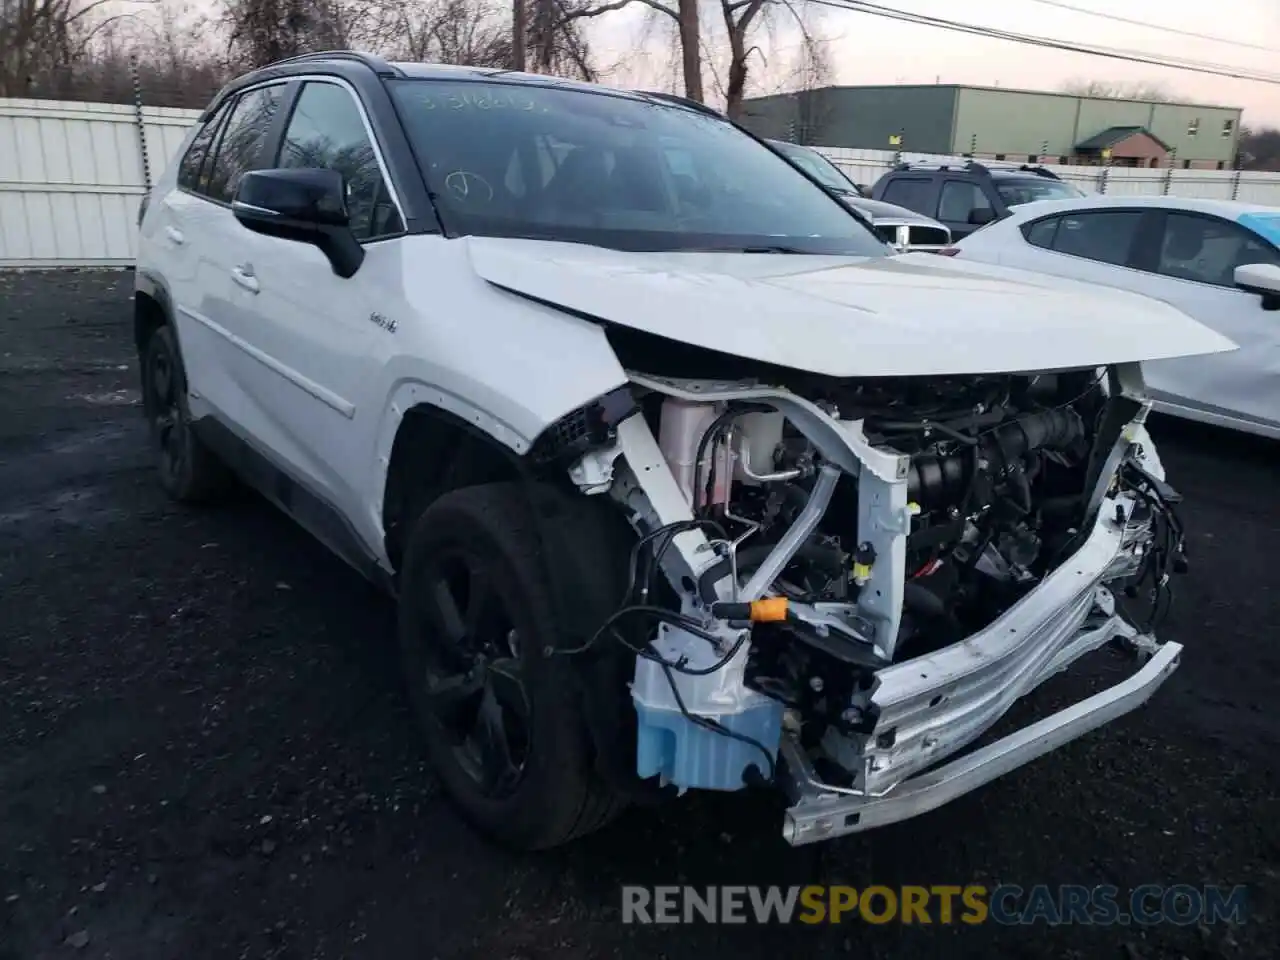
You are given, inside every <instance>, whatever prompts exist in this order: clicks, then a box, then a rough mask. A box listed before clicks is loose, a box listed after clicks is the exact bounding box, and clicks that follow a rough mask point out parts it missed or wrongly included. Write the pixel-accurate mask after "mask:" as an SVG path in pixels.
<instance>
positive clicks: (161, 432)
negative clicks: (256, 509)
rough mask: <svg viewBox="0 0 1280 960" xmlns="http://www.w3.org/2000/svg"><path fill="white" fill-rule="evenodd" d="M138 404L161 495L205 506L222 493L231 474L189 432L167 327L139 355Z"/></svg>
mask: <svg viewBox="0 0 1280 960" xmlns="http://www.w3.org/2000/svg"><path fill="white" fill-rule="evenodd" d="M142 402H143V410H144V412H145V413H146V417H147V426H148V428H149V433H150V442H151V450H152V455H153V456H154V457H155V461H156V470H157V472H158V473H159V476H160V485H161V486H162V487H164V490H165V493H167V494H168V495H169V496H170V497H171V498H172V499H174V500H177V501H178V502H180V503H200V502H206V501H209V500H213V499H216V498H217V497H218V496H220V495H221V494H223V493H225V492H226V490H227V488H228V487H229V486H230V485H231V475H230V473H229V472H228V471H227V468H226V467H225V466H224V465H223V464H222V462H221V461H220V460H219V459H218V458H217V456H216V455H215V454H214V453H213V452H212V451H211V450H209V448H208V447H206V446H205V445H204V443H203V442H201V440H200V438H199V437H197V436H196V435H195V432H194V431H193V430H192V429H191V411H190V409H189V408H188V406H187V377H186V372H185V371H184V370H183V367H182V356H181V354H180V353H179V352H178V344H177V341H176V339H175V338H174V336H173V331H172V330H171V329H170V328H169V327H167V326H163V327H159V328H157V329H156V330H155V332H154V333H152V334H151V336H150V338H148V340H147V345H146V349H145V350H144V351H143V354H142Z"/></svg>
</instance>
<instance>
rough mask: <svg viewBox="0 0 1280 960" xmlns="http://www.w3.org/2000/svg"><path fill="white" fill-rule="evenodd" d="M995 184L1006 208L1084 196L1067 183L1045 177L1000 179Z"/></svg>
mask: <svg viewBox="0 0 1280 960" xmlns="http://www.w3.org/2000/svg"><path fill="white" fill-rule="evenodd" d="M995 184H996V190H997V191H998V192H999V193H1000V199H1001V200H1003V201H1004V204H1005V206H1006V207H1016V206H1018V205H1020V204H1023V203H1034V202H1035V201H1037V200H1071V199H1074V198H1075V197H1083V196H1084V194H1083V193H1081V192H1080V191H1079V190H1077V189H1076V188H1075V187H1073V186H1071V185H1070V184H1069V183H1063V182H1062V181H1061V180H1050V179H1048V178H1047V177H1000V178H998V179H997V180H996V181H995Z"/></svg>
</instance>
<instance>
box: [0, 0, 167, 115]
mask: <svg viewBox="0 0 1280 960" xmlns="http://www.w3.org/2000/svg"><path fill="white" fill-rule="evenodd" d="M120 2H121V3H122V4H123V9H121V7H120V6H117V4H116V3H114V2H112V0H0V96H9V97H21V96H48V95H50V94H54V93H55V90H54V88H56V87H57V86H58V85H59V83H60V82H61V80H60V78H61V77H63V76H64V75H65V74H66V73H67V71H68V70H69V69H70V68H71V67H72V65H74V64H75V63H76V62H78V61H79V60H81V59H82V58H83V57H84V56H85V54H86V52H87V51H88V49H89V47H90V45H91V44H92V43H93V41H94V39H95V38H96V37H98V36H99V35H100V34H101V33H102V32H103V31H104V30H107V29H109V28H110V27H111V26H112V25H113V24H115V23H118V22H119V21H121V20H122V19H123V18H126V17H128V16H130V15H131V14H132V11H133V9H134V8H135V7H137V6H140V5H143V4H145V3H149V2H150V0H120ZM108 4H110V6H108ZM111 11H116V12H111Z"/></svg>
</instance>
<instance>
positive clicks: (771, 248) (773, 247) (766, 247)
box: [675, 244, 810, 254]
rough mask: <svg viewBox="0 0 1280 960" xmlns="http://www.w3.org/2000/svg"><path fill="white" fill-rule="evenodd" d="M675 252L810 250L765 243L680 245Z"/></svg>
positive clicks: (800, 252)
mask: <svg viewBox="0 0 1280 960" xmlns="http://www.w3.org/2000/svg"><path fill="white" fill-rule="evenodd" d="M675 252H682V253H798V254H807V253H809V252H810V251H808V250H801V249H800V248H799V247H788V246H783V245H782V244H765V245H761V246H751V247H678V248H676V251H675Z"/></svg>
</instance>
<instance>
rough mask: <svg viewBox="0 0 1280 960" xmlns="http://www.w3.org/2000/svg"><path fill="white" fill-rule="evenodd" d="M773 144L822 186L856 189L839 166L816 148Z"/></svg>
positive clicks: (847, 189)
mask: <svg viewBox="0 0 1280 960" xmlns="http://www.w3.org/2000/svg"><path fill="white" fill-rule="evenodd" d="M775 146H776V147H777V149H778V150H779V151H780V152H781V153H783V154H784V155H785V156H786V157H787V158H788V159H789V160H790V161H791V162H792V163H794V164H795V165H796V166H797V167H799V168H800V169H801V170H803V171H804V172H805V173H807V174H809V176H811V177H813V179H815V180H817V181H818V182H819V183H820V184H822V185H823V186H824V187H830V188H831V189H833V190H841V191H853V190H855V189H856V188H855V187H854V185H853V182H852V181H851V180H849V178H848V177H846V176H845V175H844V174H843V173H842V172H841V171H840V168H839V167H837V166H836V165H835V164H834V163H832V162H831V161H830V160H828V159H827V158H826V157H824V156H823V155H822V154H820V153H818V151H817V150H810V149H809V148H808V147H801V146H797V145H796V144H791V143H778V144H775Z"/></svg>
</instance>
